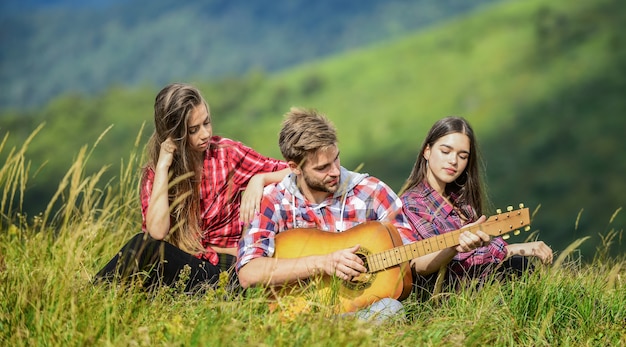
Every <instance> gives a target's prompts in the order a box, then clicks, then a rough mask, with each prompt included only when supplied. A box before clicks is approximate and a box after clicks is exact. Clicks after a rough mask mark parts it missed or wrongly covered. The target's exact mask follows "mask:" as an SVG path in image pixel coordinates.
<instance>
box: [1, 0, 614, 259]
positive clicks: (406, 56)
mask: <svg viewBox="0 0 626 347" xmlns="http://www.w3.org/2000/svg"><path fill="white" fill-rule="evenodd" d="M625 7H626V5H624V4H623V3H622V2H620V1H617V0H598V1H575V2H572V1H566V0H558V1H556V0H555V1H547V0H528V1H508V2H501V3H498V4H495V5H492V6H490V7H488V8H485V9H483V10H481V11H479V12H473V13H471V14H468V15H465V16H460V17H457V18H455V19H453V20H451V21H448V22H445V23H441V24H440V25H437V26H434V27H431V28H428V29H424V30H420V31H417V32H415V33H413V34H411V35H409V36H406V37H403V38H401V39H398V40H395V41H389V42H384V43H380V44H376V45H373V46H369V47H366V48H361V49H354V50H352V51H349V52H345V53H342V54H339V55H335V56H330V57H327V58H324V59H320V60H317V61H314V62H310V63H306V64H302V65H298V66H296V67H294V68H292V69H289V70H285V71H282V72H278V73H271V74H270V73H267V72H262V71H251V72H249V73H247V74H246V75H245V76H243V77H239V78H223V79H221V80H216V81H206V80H200V79H199V80H193V79H190V80H188V81H191V82H193V83H194V84H196V85H197V86H198V87H200V88H201V90H202V91H203V93H204V95H205V96H206V98H207V100H208V102H209V104H210V105H211V108H212V114H213V117H214V123H215V126H214V128H215V130H214V131H215V132H216V133H217V134H219V135H224V136H228V137H232V138H235V139H238V140H241V141H243V142H244V143H246V144H248V145H251V146H253V147H255V148H257V149H258V150H259V151H260V152H262V153H264V154H267V155H272V156H276V157H279V156H280V154H279V151H278V148H277V133H278V129H279V127H280V121H281V119H282V114H284V113H285V112H286V111H287V110H288V109H289V107H290V106H293V105H298V106H305V107H314V108H317V109H319V110H320V111H322V112H324V113H326V114H327V115H328V116H329V118H331V119H332V120H333V121H334V122H335V124H336V125H337V128H338V131H339V138H340V148H341V152H342V164H343V165H344V166H346V167H348V168H350V169H355V168H357V167H358V166H359V165H360V164H361V163H362V164H363V167H362V169H361V170H362V171H364V172H368V173H370V174H373V175H375V176H377V177H379V178H381V179H383V180H384V181H386V182H387V183H389V184H390V185H391V186H392V187H393V188H394V189H396V190H399V189H400V187H401V186H402V184H403V182H404V179H405V178H406V177H407V176H408V174H409V172H410V169H411V167H412V165H413V162H414V160H415V155H416V154H417V153H416V152H417V150H418V149H419V147H420V145H421V141H422V139H423V137H424V136H425V134H426V131H427V130H428V129H429V127H430V126H431V125H432V123H433V122H434V121H435V120H437V119H439V118H441V117H443V116H447V115H459V116H463V117H465V118H467V119H468V120H469V121H470V122H471V123H472V125H473V127H474V130H475V131H476V132H477V134H478V137H479V139H480V146H481V148H482V153H483V157H484V161H485V167H486V169H487V184H488V189H489V194H490V197H491V200H492V205H493V209H494V210H495V208H496V207H506V205H517V203H520V202H522V203H525V205H526V206H528V207H531V209H533V210H535V209H537V207H538V206H541V207H540V208H539V209H538V212H537V214H536V216H535V218H534V219H533V223H532V224H533V228H534V229H535V230H539V233H540V234H539V235H540V239H542V240H545V241H546V242H547V243H548V244H550V245H552V247H553V248H554V249H555V250H557V251H558V250H560V249H563V248H564V247H566V246H567V245H568V244H569V243H571V242H572V241H573V240H575V239H577V238H580V237H582V236H587V235H589V236H592V237H593V239H592V240H593V241H590V242H587V243H586V244H584V245H583V253H587V251H595V249H593V247H595V245H597V244H598V243H599V242H600V239H601V238H600V237H599V236H598V234H606V233H607V231H608V230H610V229H615V230H618V231H623V229H624V225H625V224H626V223H625V221H626V219H625V217H624V213H623V212H620V213H617V214H615V215H614V213H615V212H616V210H618V209H619V208H621V207H623V206H624V205H625V203H626V180H625V179H624V174H625V173H626V160H625V159H626V155H624V153H623V149H624V148H626V137H625V136H624V130H625V129H626V118H625V117H624V116H623V115H624V113H625V111H626V100H625V99H624V97H623V96H624V95H625V91H626V88H625V87H626V83H625V82H626V80H625V79H626V59H625V58H626V34H625V33H624V31H623V30H621V24H622V23H624V20H625V19H626V18H625V17H626V11H624V9H625ZM158 89H160V87H142V88H133V89H129V88H122V87H116V88H110V89H108V90H107V91H106V92H104V93H101V94H98V95H97V96H95V97H84V96H80V95H65V96H63V97H60V98H57V99H55V100H53V101H52V102H50V103H49V104H47V105H46V106H45V107H42V108H40V109H36V110H31V111H22V112H18V111H11V112H8V111H7V112H5V113H4V114H2V115H1V116H0V117H2V118H1V119H3V121H4V120H6V123H5V124H6V125H7V127H3V130H5V129H10V130H11V134H10V137H9V141H10V142H11V143H15V144H17V145H19V143H18V142H19V139H23V138H26V136H27V134H28V131H32V129H34V128H35V126H36V125H37V124H39V122H40V121H45V122H46V125H45V127H44V129H43V130H42V131H41V133H40V134H38V135H37V137H36V140H35V141H34V142H33V144H32V145H31V146H30V149H29V152H28V153H29V155H30V157H31V158H32V159H33V171H35V170H36V169H37V168H39V166H40V165H41V164H42V163H44V161H45V160H47V163H46V165H45V166H43V167H42V168H41V169H39V170H38V171H37V176H36V177H35V178H33V179H32V182H31V186H30V188H29V190H28V194H29V196H28V199H27V200H26V202H25V209H28V210H29V211H30V213H31V215H32V214H33V213H36V212H37V211H38V209H40V208H41V207H40V204H44V206H45V203H47V201H48V200H49V196H50V194H51V192H52V191H54V190H55V188H56V184H57V182H58V181H59V178H60V176H61V175H62V174H63V173H64V172H65V170H66V169H67V167H69V162H70V161H71V158H72V156H73V155H75V153H77V151H78V148H79V147H80V146H82V145H85V144H92V143H93V142H95V140H96V139H97V138H98V136H99V134H100V133H101V132H102V131H104V130H105V129H106V128H107V127H108V126H109V125H111V124H113V125H114V126H113V128H112V129H111V130H110V131H109V132H108V133H107V134H106V135H105V136H104V137H103V138H102V140H101V141H100V143H99V144H98V146H97V148H96V149H95V150H94V154H93V156H92V160H91V162H90V165H91V167H88V168H87V170H88V171H90V172H95V171H96V170H97V169H99V168H100V167H102V166H103V165H111V166H112V167H111V169H110V170H109V175H116V174H117V172H118V171H119V169H118V167H119V165H120V161H121V160H122V159H121V158H126V157H127V156H128V152H129V151H130V150H131V149H132V146H133V143H134V139H135V138H136V136H137V134H138V132H139V129H140V128H141V124H142V123H143V122H146V124H147V125H146V127H147V129H148V130H147V132H150V131H152V130H151V129H152V124H151V117H152V115H151V107H152V102H153V99H154V95H155V94H156V92H157V91H158ZM26 129H29V130H26ZM147 132H146V133H144V138H143V140H145V137H146V136H147V135H148V134H147ZM143 140H142V141H143ZM142 144H143V142H142ZM116 170H118V171H116ZM581 211H582V213H581ZM579 214H580V215H579ZM612 217H614V218H612ZM620 235H621V234H620ZM522 240H523V236H516V237H514V238H513V242H515V241H522ZM620 242H621V241H620ZM589 254H593V253H592V252H589Z"/></svg>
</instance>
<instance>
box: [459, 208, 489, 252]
mask: <svg viewBox="0 0 626 347" xmlns="http://www.w3.org/2000/svg"><path fill="white" fill-rule="evenodd" d="M486 220H487V217H485V216H480V218H478V220H477V221H475V222H474V223H471V224H468V225H466V226H465V227H471V226H475V225H478V224H481V223H484V222H485V221H486ZM489 242H491V237H490V236H489V235H487V234H485V233H484V232H483V231H482V230H477V231H476V232H471V231H467V230H466V231H464V232H463V233H461V235H459V245H458V246H456V251H457V252H469V251H471V250H474V249H476V248H478V247H484V246H488V245H489Z"/></svg>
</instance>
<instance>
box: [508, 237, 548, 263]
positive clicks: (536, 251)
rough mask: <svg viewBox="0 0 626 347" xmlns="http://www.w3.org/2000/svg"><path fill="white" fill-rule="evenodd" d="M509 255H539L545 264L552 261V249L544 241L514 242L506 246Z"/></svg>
mask: <svg viewBox="0 0 626 347" xmlns="http://www.w3.org/2000/svg"><path fill="white" fill-rule="evenodd" d="M506 250H507V257H511V256H514V255H521V256H525V257H537V258H539V259H541V261H542V262H543V263H544V264H550V263H552V249H551V248H550V247H548V245H546V244H545V243H544V242H543V241H535V242H525V243H514V244H510V245H507V246H506Z"/></svg>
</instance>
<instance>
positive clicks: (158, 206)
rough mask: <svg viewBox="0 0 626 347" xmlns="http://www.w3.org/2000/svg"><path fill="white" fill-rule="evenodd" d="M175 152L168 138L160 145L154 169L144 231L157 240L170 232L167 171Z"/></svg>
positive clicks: (173, 145) (174, 146)
mask: <svg viewBox="0 0 626 347" xmlns="http://www.w3.org/2000/svg"><path fill="white" fill-rule="evenodd" d="M174 151H176V145H175V144H174V141H172V140H171V139H170V138H168V139H167V140H165V141H164V142H163V143H162V144H161V150H160V152H159V160H158V162H157V164H156V166H155V168H154V183H153V185H152V193H151V194H150V201H149V202H148V210H147V212H146V230H147V231H148V234H150V236H152V237H153V238H155V239H157V240H162V239H164V238H165V237H166V236H167V234H168V233H169V231H170V204H169V200H168V191H167V186H168V171H169V168H170V165H171V164H172V160H173V157H174Z"/></svg>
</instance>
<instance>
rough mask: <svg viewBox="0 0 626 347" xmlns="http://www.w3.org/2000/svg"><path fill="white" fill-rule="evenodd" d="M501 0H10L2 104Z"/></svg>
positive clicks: (203, 71)
mask: <svg viewBox="0 0 626 347" xmlns="http://www.w3.org/2000/svg"><path fill="white" fill-rule="evenodd" d="M495 1H499V0H471V1H470V0H445V1H428V0H387V1H377V0H342V1H335V0H317V1H306V0H274V1H247V0H187V1H177V0H149V1H148V0H130V1H120V0H110V1H108V2H107V1H102V0H88V1H87V0H86V1H74V0H46V1H41V0H27V1H26V0H22V1H14V2H8V1H3V2H0V48H1V49H0V81H2V83H1V84H0V108H7V107H18V108H23V107H33V106H41V105H43V104H44V103H46V102H47V101H49V100H50V99H51V98H54V97H56V96H59V95H61V94H64V93H69V92H80V93H83V94H85V95H93V94H94V93H99V92H102V91H104V90H105V89H106V88H108V87H109V86H110V85H112V84H115V85H120V86H126V87H138V86H141V85H154V84H157V85H161V84H164V83H166V82H167V81H170V80H171V79H200V78H205V79H208V78H217V77H224V76H238V75H241V74H243V73H246V72H247V71H249V70H252V69H262V70H264V71H278V70H281V69H284V68H286V67H288V66H294V65H296V64H299V63H302V62H305V61H310V60H314V59H316V58H319V57H322V56H328V55H331V54H335V53H338V52H342V51H346V50H349V49H351V48H354V47H360V46H363V45H366V44H370V43H372V42H377V41H381V40H385V39H389V38H394V37H399V36H402V35H403V34H406V33H407V32H410V31H413V30H416V29H417V28H422V27H425V26H428V25H431V24H432V23H436V22H437V21H440V20H442V19H445V18H449V17H451V16H454V15H457V14H460V13H464V12H467V11H470V10H472V9H474V8H476V7H478V6H480V5H482V4H485V3H491V2H495Z"/></svg>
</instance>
